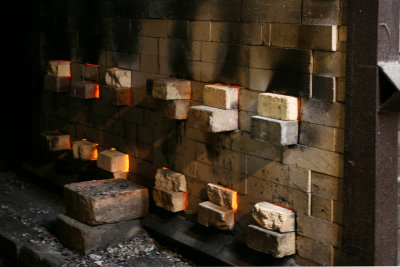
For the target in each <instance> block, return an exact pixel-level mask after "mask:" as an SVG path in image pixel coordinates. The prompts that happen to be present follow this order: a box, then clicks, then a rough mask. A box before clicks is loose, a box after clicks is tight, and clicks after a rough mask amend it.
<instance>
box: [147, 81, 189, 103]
mask: <svg viewBox="0 0 400 267" xmlns="http://www.w3.org/2000/svg"><path fill="white" fill-rule="evenodd" d="M191 94H192V88H191V83H190V81H189V80H183V79H158V80H154V81H153V90H152V95H153V97H155V98H158V99H163V100H176V99H190V98H191Z"/></svg>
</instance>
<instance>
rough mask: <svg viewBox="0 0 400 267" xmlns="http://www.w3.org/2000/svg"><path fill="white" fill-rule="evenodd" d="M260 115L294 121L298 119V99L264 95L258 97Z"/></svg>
mask: <svg viewBox="0 0 400 267" xmlns="http://www.w3.org/2000/svg"><path fill="white" fill-rule="evenodd" d="M257 110H258V115H260V116H264V117H268V118H273V119H278V120H288V121H294V120H297V118H298V101H297V98H296V97H292V96H286V95H279V94H272V93H262V94H259V95H258V109H257Z"/></svg>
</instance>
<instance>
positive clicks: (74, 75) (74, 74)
mask: <svg viewBox="0 0 400 267" xmlns="http://www.w3.org/2000/svg"><path fill="white" fill-rule="evenodd" d="M70 72H71V82H75V81H82V80H85V76H84V75H85V65H84V64H81V63H78V62H71V64H70Z"/></svg>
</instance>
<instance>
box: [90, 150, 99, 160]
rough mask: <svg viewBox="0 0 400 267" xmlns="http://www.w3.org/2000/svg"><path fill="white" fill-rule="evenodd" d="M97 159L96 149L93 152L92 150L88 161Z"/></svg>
mask: <svg viewBox="0 0 400 267" xmlns="http://www.w3.org/2000/svg"><path fill="white" fill-rule="evenodd" d="M98 157H99V152H98V151H97V148H96V149H95V150H93V154H92V157H91V158H90V160H97V158H98Z"/></svg>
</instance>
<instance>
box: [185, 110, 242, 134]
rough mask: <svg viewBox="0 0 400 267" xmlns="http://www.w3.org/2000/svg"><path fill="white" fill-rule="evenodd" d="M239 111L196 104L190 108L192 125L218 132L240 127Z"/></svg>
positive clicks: (189, 115) (189, 118)
mask: <svg viewBox="0 0 400 267" xmlns="http://www.w3.org/2000/svg"><path fill="white" fill-rule="evenodd" d="M238 117H239V114H238V111H237V110H225V109H218V108H213V107H209V106H195V107H191V108H190V109H189V114H188V120H189V124H190V125H191V127H194V128H198V129H202V130H205V131H209V132H213V133H217V132H227V131H234V130H237V129H238Z"/></svg>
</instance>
